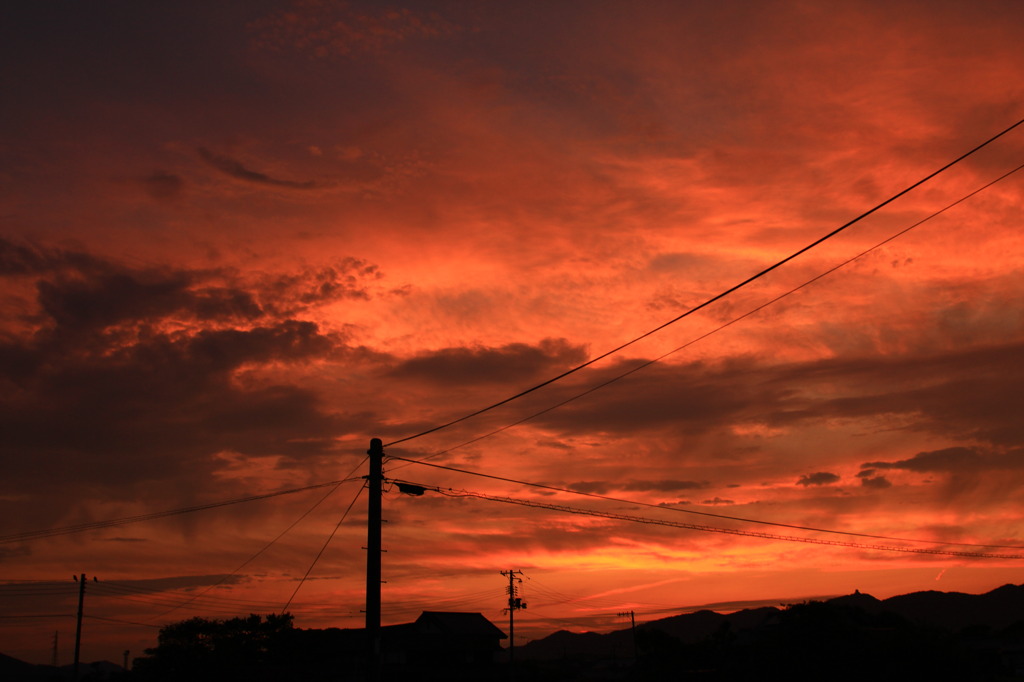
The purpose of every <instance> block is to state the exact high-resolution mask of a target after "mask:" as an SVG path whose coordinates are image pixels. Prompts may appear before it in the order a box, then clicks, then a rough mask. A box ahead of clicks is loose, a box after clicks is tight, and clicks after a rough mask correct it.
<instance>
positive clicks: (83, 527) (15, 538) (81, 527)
mask: <svg viewBox="0 0 1024 682" xmlns="http://www.w3.org/2000/svg"><path fill="white" fill-rule="evenodd" d="M357 478H359V477H356V478H346V479H342V480H340V481H328V482H326V483H316V484H314V485H307V486H303V487H301V488H289V489H287V490H278V491H276V492H272V493H264V494H262V495H250V496H248V497H240V498H236V499H233V500H222V501H220V502H210V503H209V504H199V505H195V506H193V507H182V508H180V509H169V510H167V511H160V512H153V513H150V514H139V515H138V516H125V517H122V518H119V519H108V520H106V521H92V522H90V523H80V524H76V525H74V526H62V527H58V528H46V529H42V530H30V531H24V532H22V533H13V534H11V535H0V544H10V543H13V542H24V541H26V540H36V539H39V538H48V537H54V536H57V535H70V534H72V533H82V532H85V531H89V530H99V529H101V528H111V527H113V526H123V525H126V524H129V523H139V522H142V521H152V520H154V519H162V518H165V517H168V516H177V515H179V514H191V513H193V512H197V511H206V510H207V509H216V508H218V507H226V506H229V505H232V504H242V503H243V502H256V501H258V500H266V499H270V498H271V497H280V496H282V495H294V494H295V493H301V492H305V491H307V490H315V489H317V488H326V487H327V486H331V485H337V484H339V483H345V482H347V481H354V480H356V479H357Z"/></svg>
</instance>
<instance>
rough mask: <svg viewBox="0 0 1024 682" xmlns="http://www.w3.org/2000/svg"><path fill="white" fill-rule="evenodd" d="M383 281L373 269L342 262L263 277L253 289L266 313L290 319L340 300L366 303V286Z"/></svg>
mask: <svg viewBox="0 0 1024 682" xmlns="http://www.w3.org/2000/svg"><path fill="white" fill-rule="evenodd" d="M382 277H383V274H382V273H381V271H380V269H379V268H378V267H377V266H376V265H374V264H372V263H369V262H367V261H365V260H362V259H359V258H344V259H342V260H340V261H338V262H337V263H336V264H334V265H333V266H330V267H325V268H320V269H315V270H305V271H303V272H299V273H287V274H283V275H275V276H270V277H264V278H262V279H261V280H259V281H258V282H257V283H256V287H257V289H258V291H259V293H260V298H261V300H263V301H264V302H265V303H264V305H265V306H266V307H267V308H268V309H270V310H273V311H274V312H275V314H277V315H292V314H295V313H296V312H300V311H302V310H306V309H308V308H310V307H313V306H316V305H322V304H326V303H331V302H334V301H339V300H345V299H348V300H363V301H365V300H368V299H369V298H370V290H369V287H368V284H369V283H371V282H374V281H377V280H379V279H381V278H382Z"/></svg>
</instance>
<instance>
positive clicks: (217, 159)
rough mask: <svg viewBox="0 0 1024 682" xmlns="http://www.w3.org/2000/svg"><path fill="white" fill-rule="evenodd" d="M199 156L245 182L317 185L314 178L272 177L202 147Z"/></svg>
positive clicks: (297, 187)
mask: <svg viewBox="0 0 1024 682" xmlns="http://www.w3.org/2000/svg"><path fill="white" fill-rule="evenodd" d="M199 156H200V157H201V158H202V159H203V161H205V162H206V163H208V164H209V165H211V166H213V167H214V168H216V169H217V170H219V171H220V172H222V173H224V174H225V175H229V176H231V177H233V178H235V179H238V180H244V181H245V182H253V183H257V184H262V185H272V186H274V187H287V188H288V189H313V188H314V187H316V186H317V184H316V183H315V182H313V181H312V180H308V181H306V182H296V181H294V180H281V179H279V178H274V177H271V176H269V175H267V174H265V173H260V172H257V171H254V170H250V169H248V168H246V167H245V166H243V165H242V163H241V162H240V161H237V160H235V159H232V158H230V157H228V156H221V155H219V154H214V153H213V152H211V151H209V150H207V149H205V148H203V147H200V148H199Z"/></svg>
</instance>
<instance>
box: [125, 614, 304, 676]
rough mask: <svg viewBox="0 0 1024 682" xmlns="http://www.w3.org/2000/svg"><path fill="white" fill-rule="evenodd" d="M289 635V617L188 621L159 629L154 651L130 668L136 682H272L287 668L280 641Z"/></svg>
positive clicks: (249, 617) (288, 615) (136, 661)
mask: <svg viewBox="0 0 1024 682" xmlns="http://www.w3.org/2000/svg"><path fill="white" fill-rule="evenodd" d="M291 629H292V616H291V614H282V615H275V614H271V615H269V616H267V617H266V618H262V617H261V616H258V615H256V614H252V615H250V616H248V617H247V618H232V619H230V620H209V619H206V618H190V619H188V620H183V621H180V622H177V623H172V624H171V625H167V626H165V627H163V628H161V629H160V635H159V636H158V638H157V646H156V647H155V648H152V649H146V656H145V657H143V658H137V659H135V663H134V666H133V668H134V671H135V674H136V675H137V676H138V677H141V678H143V679H145V680H155V681H161V680H188V681H189V682H207V681H210V682H212V681H213V680H217V681H218V682H230V681H232V680H240V681H241V680H245V681H247V682H248V681H257V682H258V681H260V680H273V679H277V678H278V677H280V673H281V672H282V670H281V668H282V666H283V665H284V664H285V663H286V661H285V660H284V650H285V648H286V642H285V637H286V636H287V633H288V632H289V631H290V630H291Z"/></svg>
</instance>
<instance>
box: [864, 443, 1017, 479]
mask: <svg viewBox="0 0 1024 682" xmlns="http://www.w3.org/2000/svg"><path fill="white" fill-rule="evenodd" d="M994 464H996V462H995V460H993V459H991V458H985V457H982V456H980V455H979V454H978V453H977V452H976V451H975V450H973V449H972V448H964V447H954V448H945V449H943V450H933V451H931V452H919V453H917V454H916V455H914V456H913V457H911V458H909V459H902V460H899V461H896V462H865V463H864V464H861V468H862V469H903V470H905V471H916V472H920V473H925V472H928V473H934V472H943V473H966V472H969V473H977V472H978V471H981V470H982V469H988V468H993V465H994ZM1022 466H1024V464H1022Z"/></svg>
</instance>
